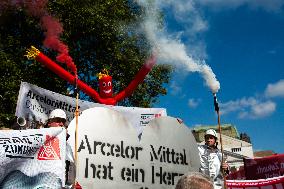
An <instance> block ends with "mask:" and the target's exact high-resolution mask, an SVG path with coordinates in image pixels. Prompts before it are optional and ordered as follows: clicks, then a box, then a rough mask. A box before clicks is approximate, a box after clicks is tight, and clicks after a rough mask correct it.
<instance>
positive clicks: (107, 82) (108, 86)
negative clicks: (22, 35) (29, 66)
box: [26, 46, 156, 105]
mask: <svg viewBox="0 0 284 189" xmlns="http://www.w3.org/2000/svg"><path fill="white" fill-rule="evenodd" d="M26 56H27V58H28V59H35V60H37V61H38V62H40V63H42V64H43V65H44V66H46V67H47V68H48V69H50V70H51V71H53V72H54V73H55V74H57V75H58V76H59V77H61V78H62V79H64V80H66V81H68V82H69V83H70V84H72V85H74V84H75V82H76V77H75V76H74V75H72V74H71V73H69V72H68V71H66V70H65V69H64V68H62V67H61V66H59V65H58V64H57V63H55V62H54V61H52V60H51V59H49V58H48V57H47V56H45V55H44V54H43V53H42V52H40V51H39V50H38V49H36V48H35V47H33V46H32V47H31V48H30V49H28V50H27V55H26ZM155 63H156V56H155V55H152V56H151V57H150V58H149V59H148V60H147V61H146V63H145V64H144V65H143V66H142V68H140V70H139V72H138V73H137V74H136V76H135V78H134V79H133V80H132V81H131V82H130V84H129V85H128V86H127V87H126V88H125V89H124V90H123V91H121V92H119V93H118V94H116V95H113V91H112V77H111V76H109V75H108V74H106V73H104V72H103V73H100V74H101V78H100V74H99V89H100V91H99V93H98V92H97V91H96V90H95V89H93V88H91V87H90V86H88V85H87V84H86V83H84V82H83V81H81V80H79V79H78V80H77V86H78V88H79V89H81V90H82V91H83V92H84V93H86V94H87V95H89V96H90V97H92V98H93V99H94V100H95V101H96V102H98V103H101V104H106V105H116V104H117V102H119V101H121V100H123V99H124V98H126V97H128V96H130V95H131V94H132V93H133V91H134V90H135V89H136V88H137V86H138V85H139V84H140V83H141V82H142V81H143V80H144V79H145V77H146V75H147V74H148V73H149V72H150V71H151V70H152V68H153V66H154V65H155Z"/></svg>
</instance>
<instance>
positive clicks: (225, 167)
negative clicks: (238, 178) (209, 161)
mask: <svg viewBox="0 0 284 189" xmlns="http://www.w3.org/2000/svg"><path fill="white" fill-rule="evenodd" d="M222 169H224V170H228V169H229V165H228V163H226V162H223V163H222Z"/></svg>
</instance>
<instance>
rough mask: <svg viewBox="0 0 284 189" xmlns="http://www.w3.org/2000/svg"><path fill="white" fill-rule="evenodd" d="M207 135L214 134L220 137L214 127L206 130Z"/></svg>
mask: <svg viewBox="0 0 284 189" xmlns="http://www.w3.org/2000/svg"><path fill="white" fill-rule="evenodd" d="M206 135H212V136H214V137H215V138H218V137H217V133H216V131H215V130H214V129H208V130H207V131H206V132H205V136H206Z"/></svg>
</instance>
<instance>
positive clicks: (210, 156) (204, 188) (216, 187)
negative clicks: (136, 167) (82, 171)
mask: <svg viewBox="0 0 284 189" xmlns="http://www.w3.org/2000/svg"><path fill="white" fill-rule="evenodd" d="M44 127H45V128H51V127H64V128H65V129H67V125H66V113H65V112H64V111H63V110H61V109H55V110H53V111H51V113H50V115H49V117H48V120H47V122H46V124H45V126H44ZM68 137H69V135H68V133H67V137H66V140H68ZM204 140H205V144H203V145H198V150H199V159H200V168H199V172H190V173H188V174H185V175H183V176H182V177H181V178H180V179H179V180H178V182H177V185H176V189H222V188H224V174H228V172H229V166H228V164H227V163H226V162H225V161H223V158H222V153H221V151H220V150H219V149H218V147H217V145H218V142H217V140H218V136H217V133H216V131H215V130H213V129H209V130H207V131H206V132H205V136H204ZM66 144H67V145H66V162H65V163H66V166H65V167H66V170H65V175H66V182H65V187H64V188H65V189H67V188H76V189H79V188H81V186H80V185H79V183H76V182H75V178H76V168H75V160H74V156H73V153H72V150H71V146H70V145H68V143H66ZM15 178H16V177H15ZM18 178H20V177H18ZM10 180H11V179H10ZM6 185H7V183H6ZM8 185H11V183H8Z"/></svg>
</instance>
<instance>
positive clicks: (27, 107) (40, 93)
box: [15, 82, 167, 135]
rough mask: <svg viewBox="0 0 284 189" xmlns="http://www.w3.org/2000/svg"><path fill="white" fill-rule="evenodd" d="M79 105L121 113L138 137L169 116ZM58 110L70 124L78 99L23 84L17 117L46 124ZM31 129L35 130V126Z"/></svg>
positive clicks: (146, 110) (151, 111)
mask: <svg viewBox="0 0 284 189" xmlns="http://www.w3.org/2000/svg"><path fill="white" fill-rule="evenodd" d="M78 104H79V110H80V111H83V110H86V109H88V108H91V107H108V108H111V109H114V110H117V111H119V112H121V113H122V114H123V115H124V116H125V117H126V118H127V119H128V121H129V122H130V123H131V124H132V126H133V127H135V128H136V130H137V134H138V135H140V134H141V133H142V131H143V128H144V127H145V126H146V125H147V124H148V123H149V121H150V120H152V119H154V118H156V117H160V116H166V115H167V112H166V109H164V108H138V107H123V106H107V105H103V104H99V103H93V102H89V101H84V100H79V102H78ZM56 108H60V109H62V110H64V111H65V113H66V115H67V122H70V121H71V120H72V119H73V118H74V112H75V110H76V99H75V98H71V97H69V96H65V95H62V94H58V93H55V92H52V91H49V90H46V89H43V88H40V87H38V86H36V85H32V84H29V83H27V82H22V83H21V87H20V91H19V96H18V102H17V108H16V114H15V115H16V116H17V117H24V118H25V119H26V120H27V121H28V123H29V124H30V125H35V124H36V122H41V123H45V122H46V120H47V118H48V115H49V113H50V112H51V111H52V110H54V109H56ZM30 127H31V128H34V127H33V126H30Z"/></svg>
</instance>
